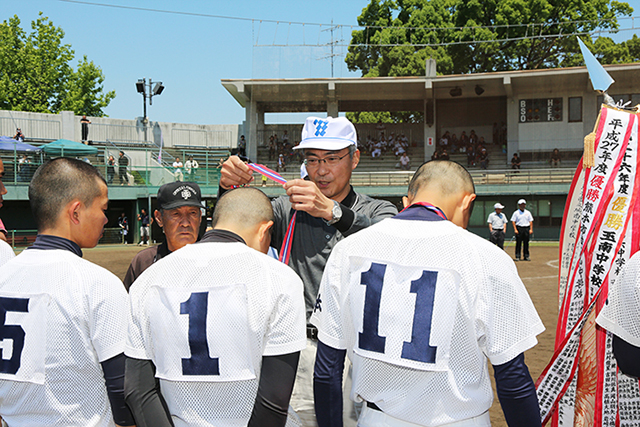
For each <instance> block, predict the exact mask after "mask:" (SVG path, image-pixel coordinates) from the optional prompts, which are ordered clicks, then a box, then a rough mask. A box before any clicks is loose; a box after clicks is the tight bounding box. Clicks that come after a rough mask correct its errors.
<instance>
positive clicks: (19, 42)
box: [0, 12, 115, 117]
mask: <svg viewBox="0 0 640 427" xmlns="http://www.w3.org/2000/svg"><path fill="white" fill-rule="evenodd" d="M31 30H32V31H31V32H30V33H29V34H27V33H26V32H25V31H24V30H23V29H22V28H21V27H20V19H19V18H18V16H13V17H12V18H10V19H9V20H8V21H4V22H3V23H2V24H0V109H4V110H18V111H32V112H38V113H58V112H60V111H63V110H70V111H73V112H74V113H75V114H78V115H80V114H86V115H90V116H98V117H100V116H104V112H103V108H105V107H107V105H109V102H111V100H112V99H113V98H114V97H115V91H109V92H107V93H104V92H103V86H102V83H103V82H104V75H103V74H102V70H101V69H100V67H98V66H96V65H95V64H94V63H93V61H88V60H87V57H86V56H85V57H84V58H83V59H82V60H81V61H79V63H78V67H77V69H76V70H74V69H73V67H72V66H71V65H70V64H71V62H72V61H73V58H74V51H73V49H71V45H69V44H64V43H63V41H62V39H63V38H64V31H63V30H62V29H61V28H59V27H56V26H55V25H54V24H53V23H52V22H51V21H49V18H47V17H45V16H43V15H42V12H40V14H39V16H38V19H36V20H35V21H33V22H31Z"/></svg>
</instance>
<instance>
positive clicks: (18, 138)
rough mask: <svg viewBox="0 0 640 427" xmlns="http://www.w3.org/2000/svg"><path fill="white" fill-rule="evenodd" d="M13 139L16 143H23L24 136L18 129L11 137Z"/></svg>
mask: <svg viewBox="0 0 640 427" xmlns="http://www.w3.org/2000/svg"><path fill="white" fill-rule="evenodd" d="M13 139H15V140H16V141H20V142H24V134H23V133H22V130H20V128H17V129H16V134H15V135H13Z"/></svg>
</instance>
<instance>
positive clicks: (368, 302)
mask: <svg viewBox="0 0 640 427" xmlns="http://www.w3.org/2000/svg"><path fill="white" fill-rule="evenodd" d="M386 269H387V266H386V265H385V264H377V263H371V268H369V270H368V271H366V272H364V273H362V275H361V278H360V284H362V285H365V286H366V287H367V290H366V292H365V297H364V315H363V319H362V332H360V333H359V335H358V338H359V340H358V346H359V347H360V348H361V349H363V350H369V351H374V352H376V353H384V351H385V341H386V338H385V337H381V336H380V335H379V334H378V326H379V323H380V299H381V297H382V287H383V285H384V274H385V271H386ZM437 278H438V273H437V272H435V271H423V272H422V276H420V278H419V279H417V280H414V281H412V282H411V293H414V294H416V304H415V307H414V312H413V326H412V330H411V341H409V342H406V341H405V342H404V343H403V345H402V354H401V356H400V357H402V358H403V359H410V360H416V361H418V362H424V363H435V361H436V351H437V349H438V348H437V347H432V346H430V345H429V338H430V336H431V323H432V320H433V304H434V300H435V294H436V282H437Z"/></svg>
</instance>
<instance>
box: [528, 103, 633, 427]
mask: <svg viewBox="0 0 640 427" xmlns="http://www.w3.org/2000/svg"><path fill="white" fill-rule="evenodd" d="M595 137H596V138H595V156H594V159H595V162H594V165H593V167H589V168H584V167H583V166H582V164H581V165H580V166H578V169H577V171H576V174H575V176H574V180H573V182H572V185H571V189H570V191H569V196H568V199H567V204H566V206H565V213H564V214H565V216H564V219H563V225H562V233H561V240H560V263H559V265H560V271H559V276H558V297H559V301H558V302H559V314H558V325H557V328H556V344H555V353H554V355H553V358H552V359H551V362H550V363H549V365H548V366H547V367H546V368H545V370H544V371H543V372H542V374H541V375H540V378H539V379H538V381H537V382H536V388H537V391H538V400H539V402H540V411H541V415H542V419H543V420H544V423H546V422H547V421H548V420H552V425H553V426H554V427H556V426H574V425H579V426H596V427H598V426H620V425H621V424H620V423H621V420H625V421H624V422H622V425H624V426H638V427H640V403H638V402H639V400H640V390H639V388H638V381H631V380H629V378H628V377H624V376H621V375H619V374H618V372H617V366H616V362H615V359H614V358H613V355H612V351H611V336H610V334H608V333H607V332H606V331H605V330H604V329H602V328H600V327H599V326H597V325H596V323H595V318H596V316H597V314H598V313H599V311H600V309H601V308H602V305H603V304H604V302H605V300H606V298H607V293H608V286H609V283H610V281H614V280H615V279H616V278H617V276H618V274H619V273H620V271H621V269H622V267H623V266H624V264H625V263H626V261H627V260H628V259H629V258H630V257H631V255H632V254H633V253H635V252H636V251H637V250H638V243H639V239H638V235H639V233H640V203H637V195H638V190H639V189H640V173H638V165H639V162H640V156H639V155H638V148H639V147H638V115H636V114H632V113H629V112H627V111H621V110H617V109H614V108H609V107H606V106H603V107H602V109H601V111H600V115H599V118H598V123H597V126H596V134H595Z"/></svg>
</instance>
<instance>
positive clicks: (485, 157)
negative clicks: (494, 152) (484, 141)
mask: <svg viewBox="0 0 640 427" xmlns="http://www.w3.org/2000/svg"><path fill="white" fill-rule="evenodd" d="M478 160H479V161H480V167H481V168H482V169H487V166H488V165H489V153H487V149H486V148H484V147H482V149H481V150H480V154H479V155H478Z"/></svg>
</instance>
